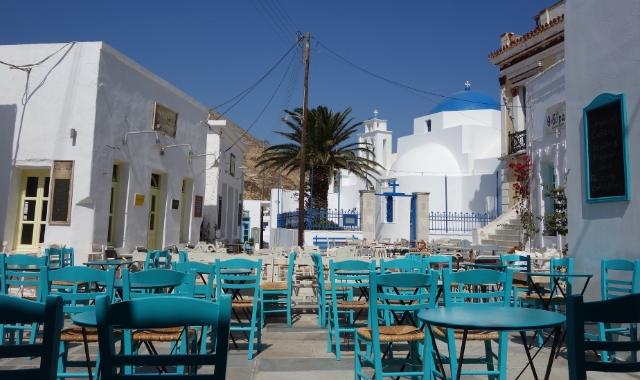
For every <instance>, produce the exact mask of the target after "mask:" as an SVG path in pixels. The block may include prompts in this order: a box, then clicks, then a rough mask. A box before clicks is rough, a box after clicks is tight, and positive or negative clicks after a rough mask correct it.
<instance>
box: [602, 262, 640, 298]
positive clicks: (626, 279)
mask: <svg viewBox="0 0 640 380" xmlns="http://www.w3.org/2000/svg"><path fill="white" fill-rule="evenodd" d="M600 269H601V272H600V275H601V282H600V285H601V288H600V289H601V295H602V299H603V300H608V299H612V298H616V297H620V296H624V295H627V294H633V293H638V285H639V283H640V281H639V280H640V260H636V261H629V260H621V259H617V260H609V259H602V262H601V266H600Z"/></svg>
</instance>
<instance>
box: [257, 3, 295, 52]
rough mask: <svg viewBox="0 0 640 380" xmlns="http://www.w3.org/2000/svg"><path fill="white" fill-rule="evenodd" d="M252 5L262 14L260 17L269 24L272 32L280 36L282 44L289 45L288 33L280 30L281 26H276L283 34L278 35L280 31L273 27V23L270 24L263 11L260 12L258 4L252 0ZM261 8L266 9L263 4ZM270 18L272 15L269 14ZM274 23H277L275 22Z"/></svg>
mask: <svg viewBox="0 0 640 380" xmlns="http://www.w3.org/2000/svg"><path fill="white" fill-rule="evenodd" d="M251 5H253V7H254V8H255V9H256V11H257V12H258V13H259V14H260V16H261V17H262V18H263V19H264V21H265V22H266V23H267V25H269V27H270V28H271V30H273V32H274V33H275V34H276V35H277V36H278V38H279V39H280V40H281V41H282V42H284V44H285V45H288V43H287V33H285V32H284V31H282V28H280V26H279V25H276V26H277V27H278V29H280V32H281V33H282V34H280V33H278V31H277V30H276V29H275V28H274V27H273V24H272V22H270V21H269V20H268V19H267V18H266V17H265V15H264V14H263V13H262V11H260V9H258V7H257V6H256V4H255V3H254V2H253V0H251ZM260 6H262V7H263V9H264V6H263V5H262V4H260ZM265 11H266V10H265ZM269 17H271V14H269ZM272 21H273V18H272ZM274 22H275V21H274ZM283 35H284V37H283Z"/></svg>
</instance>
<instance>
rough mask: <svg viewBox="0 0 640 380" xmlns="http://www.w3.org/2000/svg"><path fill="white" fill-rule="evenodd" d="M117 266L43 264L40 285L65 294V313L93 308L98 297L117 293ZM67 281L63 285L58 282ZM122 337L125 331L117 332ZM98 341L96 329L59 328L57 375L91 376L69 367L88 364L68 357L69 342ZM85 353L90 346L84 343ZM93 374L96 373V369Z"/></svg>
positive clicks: (45, 290)
mask: <svg viewBox="0 0 640 380" xmlns="http://www.w3.org/2000/svg"><path fill="white" fill-rule="evenodd" d="M115 276H116V271H115V268H113V267H112V268H109V270H107V271H104V270H99V269H95V268H87V267H74V266H71V267H66V268H60V269H54V268H47V267H43V268H42V274H41V277H40V279H41V285H40V287H41V288H42V290H43V295H44V296H49V295H57V296H59V297H60V298H62V300H63V302H64V306H63V308H62V310H63V313H64V315H65V317H69V316H71V315H73V314H76V313H82V312H86V311H91V310H94V302H95V299H96V298H97V297H99V296H104V295H107V296H110V297H113V296H114V294H115V293H114V289H115V288H114V279H115ZM60 283H63V284H65V287H64V288H60V287H59V285H56V284H60ZM118 338H119V340H121V339H122V332H120V333H119V334H118ZM85 342H87V343H96V342H98V331H97V330H96V329H86V328H85V329H84V331H83V329H82V328H81V327H77V326H74V325H71V326H68V327H65V328H63V329H62V331H60V349H59V355H58V378H60V379H63V378H69V377H89V373H88V372H87V371H85V372H77V371H69V369H70V368H78V367H79V368H87V361H86V360H79V361H73V360H69V349H70V345H71V344H74V343H80V344H84V343H85ZM85 350H86V351H85V353H86V352H88V346H85ZM99 359H100V355H98V361H96V362H95V363H94V365H95V368H97V367H98V366H99ZM92 376H94V377H95V376H97V370H96V372H95V373H93V374H92Z"/></svg>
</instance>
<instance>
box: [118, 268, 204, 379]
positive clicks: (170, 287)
mask: <svg viewBox="0 0 640 380" xmlns="http://www.w3.org/2000/svg"><path fill="white" fill-rule="evenodd" d="M195 282H196V271H195V270H193V269H192V270H190V271H189V273H183V272H178V271H175V270H171V269H151V270H146V271H141V272H136V273H131V272H130V271H129V269H123V270H122V300H123V301H130V300H132V299H144V298H156V297H189V298H194V294H195ZM161 313H162V314H159V315H156V317H162V318H164V317H163V316H164V310H163V311H162V312H161ZM158 341H160V342H171V352H174V351H176V352H177V351H178V345H179V352H180V354H185V353H186V352H187V349H188V345H189V343H191V348H192V349H193V350H194V351H195V350H196V349H197V341H196V330H195V329H194V328H190V329H184V328H182V327H176V328H167V329H161V330H156V329H146V330H136V331H134V332H132V333H131V332H129V333H125V337H124V346H125V347H124V352H125V353H134V354H135V353H137V352H138V351H139V349H140V347H141V346H142V345H145V347H146V348H147V350H149V352H155V347H154V346H153V342H158ZM178 342H179V343H180V344H178ZM125 372H127V373H130V372H132V370H131V368H125ZM184 372H185V368H184V367H183V366H180V367H178V368H177V373H180V374H183V373H184Z"/></svg>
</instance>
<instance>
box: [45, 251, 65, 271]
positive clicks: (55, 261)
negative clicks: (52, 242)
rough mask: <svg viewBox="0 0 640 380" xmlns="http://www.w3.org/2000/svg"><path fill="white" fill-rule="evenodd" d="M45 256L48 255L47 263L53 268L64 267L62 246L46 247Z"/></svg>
mask: <svg viewBox="0 0 640 380" xmlns="http://www.w3.org/2000/svg"><path fill="white" fill-rule="evenodd" d="M44 256H46V257H47V263H48V265H49V266H50V267H51V268H62V267H63V265H64V261H63V260H62V248H53V247H49V248H45V249H44Z"/></svg>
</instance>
